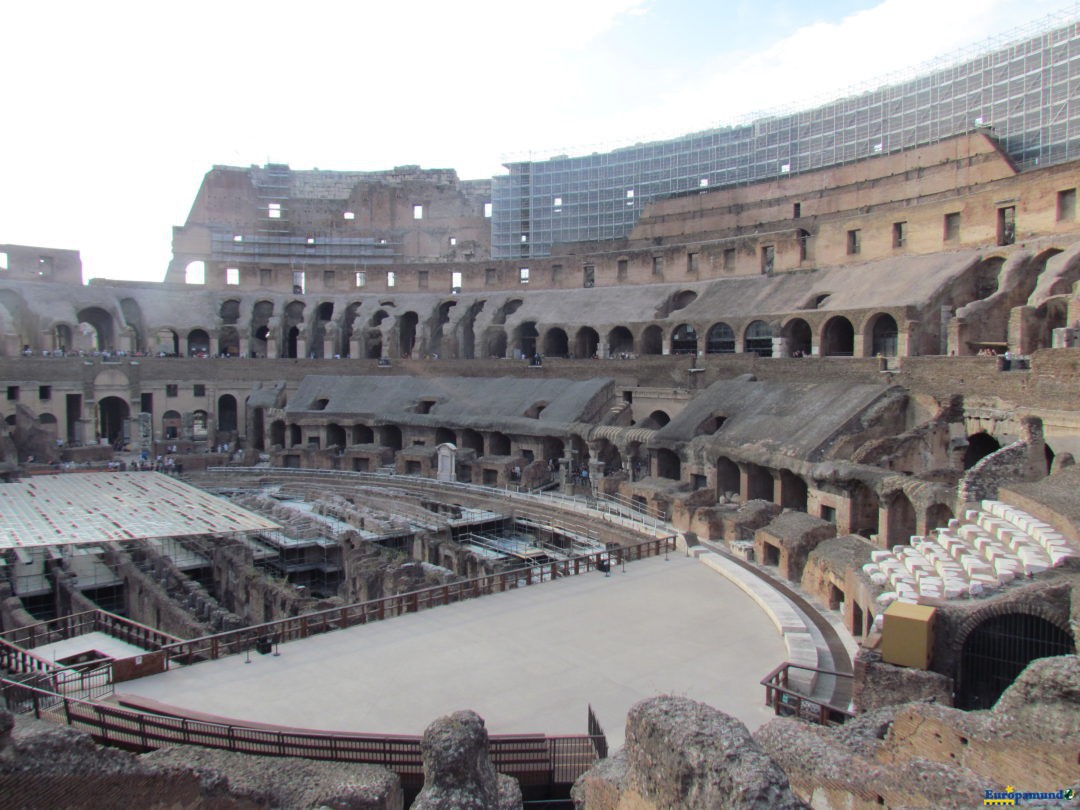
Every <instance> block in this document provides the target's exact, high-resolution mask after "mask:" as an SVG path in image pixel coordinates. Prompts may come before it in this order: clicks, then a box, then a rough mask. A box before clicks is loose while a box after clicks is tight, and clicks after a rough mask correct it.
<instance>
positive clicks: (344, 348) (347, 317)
mask: <svg viewBox="0 0 1080 810" xmlns="http://www.w3.org/2000/svg"><path fill="white" fill-rule="evenodd" d="M359 310H360V304H359V303H358V302H353V303H351V304H349V306H347V307H346V308H345V314H344V316H342V318H341V330H340V334H339V337H340V338H341V345H340V346H339V347H338V351H339V352H341V356H342V357H350V356H351V355H352V348H351V346H352V339H353V331H354V328H355V324H356V314H357V312H358V311H359Z"/></svg>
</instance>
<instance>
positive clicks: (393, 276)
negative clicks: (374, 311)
mask: <svg viewBox="0 0 1080 810" xmlns="http://www.w3.org/2000/svg"><path fill="white" fill-rule="evenodd" d="M386 286H387V287H396V286H397V273H395V272H394V271H393V270H387V271H386Z"/></svg>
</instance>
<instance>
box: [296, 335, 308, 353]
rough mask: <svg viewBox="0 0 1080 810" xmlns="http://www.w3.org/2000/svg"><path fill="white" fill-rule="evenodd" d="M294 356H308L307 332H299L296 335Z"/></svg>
mask: <svg viewBox="0 0 1080 810" xmlns="http://www.w3.org/2000/svg"><path fill="white" fill-rule="evenodd" d="M296 356H297V357H298V358H305V357H307V356H308V339H307V332H301V333H300V334H299V335H297V336H296Z"/></svg>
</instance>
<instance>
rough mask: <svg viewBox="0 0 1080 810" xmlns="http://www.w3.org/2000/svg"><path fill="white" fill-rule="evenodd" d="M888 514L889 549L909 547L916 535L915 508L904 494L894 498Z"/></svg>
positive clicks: (900, 493)
mask: <svg viewBox="0 0 1080 810" xmlns="http://www.w3.org/2000/svg"><path fill="white" fill-rule="evenodd" d="M887 514H888V522H889V526H888V539H887V543H888V546H889V548H892V547H893V546H898V545H907V543H908V542H909V541H910V540H911V537H912V535H913V534H915V507H914V506H913V505H912V503H911V499H910V498H908V496H907V495H905V494H904V493H903V492H898V493H896V495H894V496H893V499H892V501H891V502H890V503H889V508H888V510H887Z"/></svg>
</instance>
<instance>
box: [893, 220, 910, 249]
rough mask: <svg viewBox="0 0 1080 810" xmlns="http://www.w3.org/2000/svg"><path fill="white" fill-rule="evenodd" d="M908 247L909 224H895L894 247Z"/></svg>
mask: <svg viewBox="0 0 1080 810" xmlns="http://www.w3.org/2000/svg"><path fill="white" fill-rule="evenodd" d="M905 245H907V223H906V222H894V223H893V224H892V246H893V247H894V248H902V247H904V246H905Z"/></svg>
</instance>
